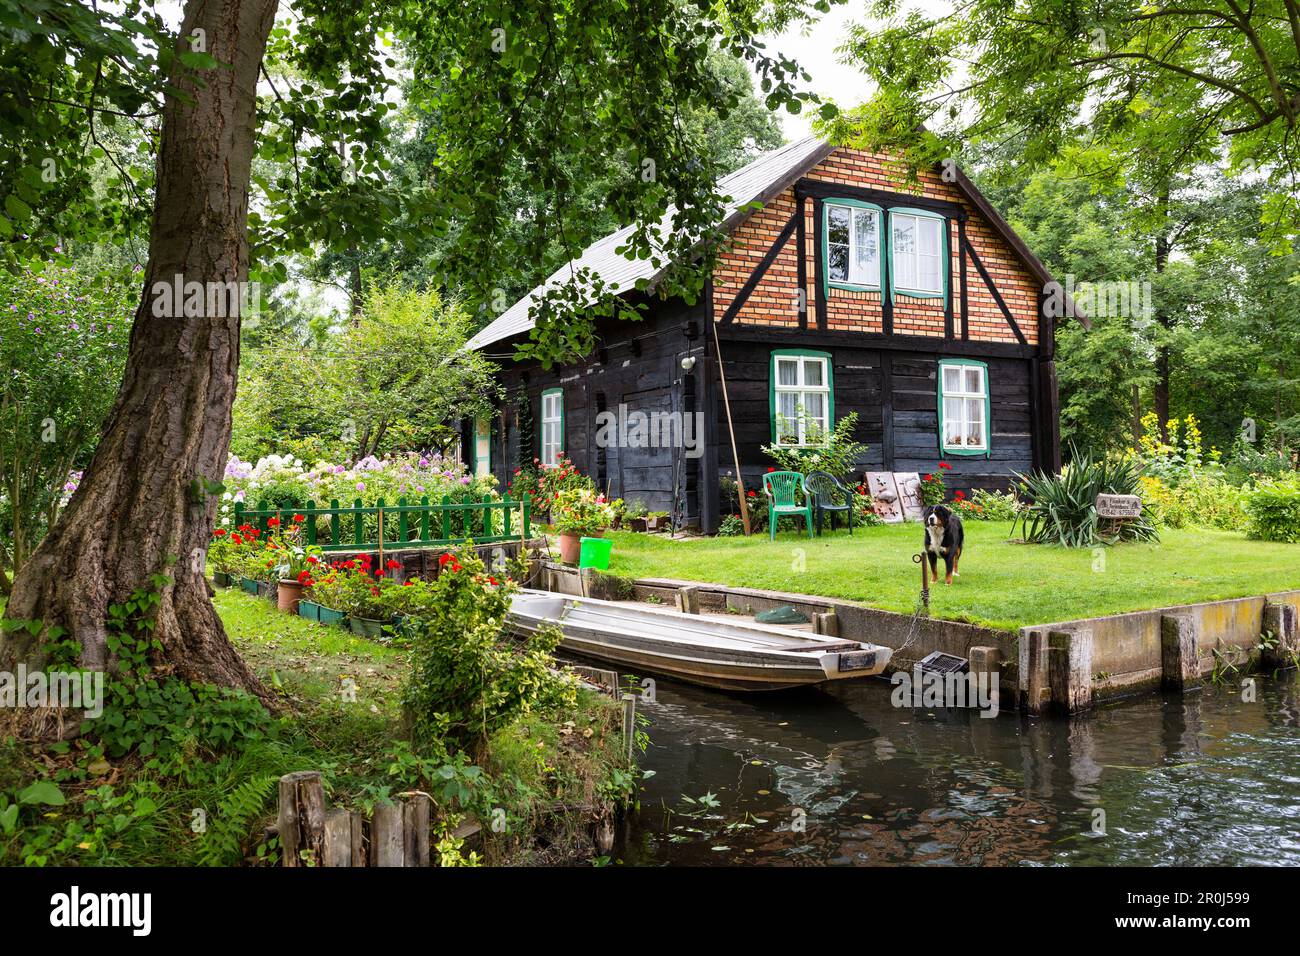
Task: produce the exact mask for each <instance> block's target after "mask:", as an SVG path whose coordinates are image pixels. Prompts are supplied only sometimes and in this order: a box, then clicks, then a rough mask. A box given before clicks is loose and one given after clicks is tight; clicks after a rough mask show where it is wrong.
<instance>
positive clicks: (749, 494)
mask: <svg viewBox="0 0 1300 956" xmlns="http://www.w3.org/2000/svg"><path fill="white" fill-rule="evenodd" d="M745 495H746V497H749V498H757V497H758V492H756V491H755V490H754V489H753V488H750V489H749V491H747V492H746V493H745Z"/></svg>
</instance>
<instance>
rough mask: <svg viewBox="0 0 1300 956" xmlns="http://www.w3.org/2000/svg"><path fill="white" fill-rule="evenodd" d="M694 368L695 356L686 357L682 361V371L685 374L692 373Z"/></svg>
mask: <svg viewBox="0 0 1300 956" xmlns="http://www.w3.org/2000/svg"><path fill="white" fill-rule="evenodd" d="M693 368H695V356H694V355H688V356H686V357H685V358H683V359H682V371H683V372H689V371H690V370H691V369H693Z"/></svg>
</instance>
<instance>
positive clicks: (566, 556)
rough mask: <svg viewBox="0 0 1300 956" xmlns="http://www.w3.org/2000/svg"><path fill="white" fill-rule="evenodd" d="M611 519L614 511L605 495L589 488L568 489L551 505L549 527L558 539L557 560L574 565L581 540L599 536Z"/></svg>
mask: <svg viewBox="0 0 1300 956" xmlns="http://www.w3.org/2000/svg"><path fill="white" fill-rule="evenodd" d="M613 520H614V510H613V509H612V508H611V507H610V505H609V502H608V501H606V500H605V496H604V495H599V494H596V492H595V491H594V490H593V489H591V488H569V489H566V490H564V491H561V492H560V493H559V494H557V495H556V496H555V500H554V502H553V503H552V504H551V524H552V526H553V527H554V528H555V530H556V532H557V533H558V534H559V536H560V560H561V561H563V562H564V563H565V564H577V563H578V560H579V558H580V557H581V555H582V537H583V536H584V535H586V536H587V537H590V538H595V537H599V536H600V534H601V532H602V531H604V530H605V529H606V528H608V527H609V525H610V522H612V521H613Z"/></svg>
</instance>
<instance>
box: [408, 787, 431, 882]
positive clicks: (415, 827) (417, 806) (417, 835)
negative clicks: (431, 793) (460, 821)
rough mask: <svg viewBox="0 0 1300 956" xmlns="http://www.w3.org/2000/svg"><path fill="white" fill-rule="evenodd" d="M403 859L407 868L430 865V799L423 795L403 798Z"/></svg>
mask: <svg viewBox="0 0 1300 956" xmlns="http://www.w3.org/2000/svg"><path fill="white" fill-rule="evenodd" d="M402 823H403V826H404V833H403V841H402V843H403V851H402V852H403V857H404V865H405V866H428V865H429V797H428V796H427V795H425V794H423V793H410V794H403V796H402Z"/></svg>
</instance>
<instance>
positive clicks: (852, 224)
mask: <svg viewBox="0 0 1300 956" xmlns="http://www.w3.org/2000/svg"><path fill="white" fill-rule="evenodd" d="M822 217H823V222H822V236H821V241H822V262H823V263H825V271H824V272H823V275H825V277H826V280H825V281H826V285H827V286H828V287H830V288H833V289H852V290H855V291H862V290H872V291H874V290H878V289H879V288H880V268H881V263H880V259H881V243H880V236H881V234H882V231H883V230H882V223H883V221H884V211H883V210H882V209H881V208H880V207H879V206H875V205H872V204H871V203H866V202H860V201H858V200H856V199H827V200H825V201H824V202H823V203H822Z"/></svg>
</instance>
